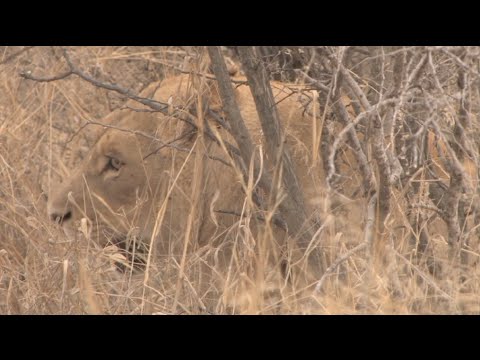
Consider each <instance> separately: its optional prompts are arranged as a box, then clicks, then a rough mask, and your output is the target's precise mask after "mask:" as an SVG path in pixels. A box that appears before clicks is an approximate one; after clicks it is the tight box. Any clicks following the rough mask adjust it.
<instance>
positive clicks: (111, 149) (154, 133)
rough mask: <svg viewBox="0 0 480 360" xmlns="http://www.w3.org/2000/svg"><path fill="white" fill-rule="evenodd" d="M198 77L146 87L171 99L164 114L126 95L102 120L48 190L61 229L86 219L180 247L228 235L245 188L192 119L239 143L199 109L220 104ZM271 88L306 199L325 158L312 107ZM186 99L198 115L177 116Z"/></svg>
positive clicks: (317, 184) (318, 184)
mask: <svg viewBox="0 0 480 360" xmlns="http://www.w3.org/2000/svg"><path fill="white" fill-rule="evenodd" d="M194 80H195V81H192V77H191V76H190V75H180V76H174V77H170V78H167V79H165V80H163V81H161V82H160V83H154V84H151V85H150V86H148V87H147V88H146V89H145V90H144V91H143V92H142V94H141V96H142V97H148V98H153V99H155V100H157V101H159V102H162V103H167V104H169V109H170V110H169V114H168V115H166V114H164V113H161V112H154V111H152V110H151V109H149V108H147V107H146V106H142V105H139V104H138V103H137V102H134V101H130V102H128V103H127V107H126V108H124V109H119V110H116V111H114V112H113V113H112V114H110V115H109V116H108V117H107V118H106V119H105V120H104V121H103V123H104V124H105V125H106V127H103V129H102V132H101V133H100V135H99V138H98V140H97V142H96V144H95V145H94V147H93V148H92V149H91V151H90V153H89V155H88V156H87V157H86V159H85V160H84V161H83V163H82V164H81V166H80V167H79V168H78V169H77V170H76V171H75V173H74V174H73V175H72V176H71V177H70V178H68V179H66V180H65V181H64V182H63V184H61V185H60V186H58V187H56V188H53V189H52V191H51V194H50V195H49V202H48V214H49V216H50V218H51V219H52V220H54V221H57V222H59V223H60V224H61V226H62V227H63V229H64V231H65V233H66V234H67V235H69V236H71V235H73V234H74V233H75V231H76V229H78V222H79V220H81V219H82V218H86V219H88V220H89V222H90V229H91V231H92V232H91V235H92V237H93V238H95V239H96V240H97V241H98V242H99V243H100V244H102V245H106V244H107V243H109V242H111V243H115V244H121V243H123V242H124V241H125V239H135V240H136V241H137V242H139V243H147V244H150V243H151V244H153V243H155V244H158V245H159V249H163V250H164V251H170V252H171V251H172V249H173V250H174V251H179V250H180V249H181V248H182V246H183V244H184V243H185V241H187V239H193V240H194V241H192V243H194V244H205V243H206V242H208V241H210V240H216V239H218V240H221V241H223V239H224V238H225V236H227V235H228V234H229V228H231V227H232V225H234V224H237V223H238V221H239V219H240V218H241V217H242V216H243V215H244V214H245V209H246V208H247V207H248V204H247V201H246V196H245V193H246V191H248V190H246V187H245V186H246V185H245V181H244V179H242V177H241V175H240V173H239V171H238V169H236V168H235V163H234V162H233V161H232V158H231V157H229V156H228V155H227V153H226V151H225V147H226V145H225V144H223V143H221V144H218V143H216V142H214V141H212V139H211V138H209V137H208V136H205V135H200V131H198V130H196V129H195V127H193V126H192V125H191V124H189V123H188V122H189V121H190V122H192V121H193V122H195V124H196V126H197V127H198V128H204V125H202V123H203V122H204V123H207V122H208V125H209V127H210V128H211V131H212V132H214V133H216V134H217V136H219V137H220V138H221V139H223V141H224V142H225V143H226V142H229V143H231V144H234V145H235V142H234V140H233V138H232V137H231V136H230V135H229V134H228V132H227V131H226V130H225V129H223V128H222V127H220V126H218V123H216V122H215V121H214V119H213V118H212V117H211V116H210V115H209V114H210V113H209V112H204V111H203V109H207V108H208V109H211V110H216V111H221V101H220V98H219V94H218V92H217V90H216V82H215V81H214V80H212V79H211V78H203V77H200V78H198V77H196V78H194ZM234 80H238V82H235V93H236V100H237V103H238V106H239V108H240V109H241V113H242V116H243V119H244V121H245V123H246V126H247V128H248V130H249V132H250V134H252V137H253V139H254V141H255V142H256V144H257V145H259V146H261V145H262V141H263V139H262V138H263V136H262V132H261V126H260V122H259V119H258V115H257V112H256V109H255V104H254V101H253V98H252V95H251V92H250V89H249V87H248V85H247V84H246V83H241V80H244V79H241V78H234ZM272 88H273V93H274V96H275V100H276V103H277V107H278V112H279V115H280V118H281V121H282V125H283V128H284V129H285V132H286V134H287V136H286V141H287V143H288V145H289V147H290V152H291V153H292V157H293V162H294V164H295V166H296V170H297V174H298V176H299V181H300V184H301V187H302V189H303V192H304V195H305V199H307V200H311V199H315V198H318V197H319V195H320V194H321V193H322V189H323V183H322V178H323V177H322V176H321V174H320V172H321V166H319V165H318V164H315V163H313V162H312V156H311V155H312V151H311V148H312V133H311V128H312V117H311V113H309V112H308V111H305V110H306V109H305V102H304V101H301V99H300V98H299V95H298V94H294V93H293V92H292V91H291V90H289V89H288V88H287V87H285V85H283V84H281V83H276V82H272ZM303 100H305V99H303ZM189 104H194V105H193V107H194V109H195V112H196V114H203V115H201V116H196V117H192V116H188V115H186V117H185V118H186V119H187V120H188V121H180V120H179V119H178V118H179V116H183V115H185V114H186V112H187V110H188V105H189ZM182 109H183V110H182ZM191 109H192V107H190V110H191ZM204 123H203V124H204ZM260 151H261V150H260ZM255 180H256V179H253V181H255ZM306 204H307V208H308V214H309V216H311V217H315V216H317V215H318V214H317V213H318V211H317V208H318V207H319V206H318V202H314V201H306ZM255 216H256V215H254V217H255ZM186 234H187V235H186Z"/></svg>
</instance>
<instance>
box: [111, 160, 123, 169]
mask: <svg viewBox="0 0 480 360" xmlns="http://www.w3.org/2000/svg"><path fill="white" fill-rule="evenodd" d="M108 166H109V167H110V168H111V169H113V170H115V171H118V170H120V168H121V167H122V162H121V161H120V160H118V159H115V158H110V160H109V161H108Z"/></svg>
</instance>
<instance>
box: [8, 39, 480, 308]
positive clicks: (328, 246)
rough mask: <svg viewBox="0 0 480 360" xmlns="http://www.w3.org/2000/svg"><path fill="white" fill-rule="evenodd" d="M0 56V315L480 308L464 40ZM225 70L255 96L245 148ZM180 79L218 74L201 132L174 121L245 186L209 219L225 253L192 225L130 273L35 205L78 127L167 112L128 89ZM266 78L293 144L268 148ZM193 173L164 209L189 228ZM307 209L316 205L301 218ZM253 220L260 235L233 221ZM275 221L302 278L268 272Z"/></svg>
mask: <svg viewBox="0 0 480 360" xmlns="http://www.w3.org/2000/svg"><path fill="white" fill-rule="evenodd" d="M1 51H2V52H1V54H0V94H1V96H0V99H1V100H0V313H4V314H84V313H92V314H96V313H99V314H136V313H147V314H151V313H156V314H204V313H206V314H229V313H254V314H290V313H302V314H318V313H319V314H344V313H354V314H360V313H369V314H439V313H452V314H458V313H466V314H471V313H478V312H480V296H479V295H480V283H479V280H480V278H479V275H480V273H479V269H478V256H479V242H478V237H479V234H480V230H479V228H478V224H479V221H480V213H479V211H480V209H478V161H479V160H478V150H479V148H478V140H477V139H478V138H479V136H478V135H479V125H478V124H479V123H478V121H479V119H478V111H479V105H480V98H479V96H480V94H479V89H480V86H479V85H480V82H479V81H480V80H479V76H480V73H479V65H480V64H479V62H478V59H479V56H478V55H479V51H480V50H479V48H473V47H258V48H256V49H254V48H249V47H247V48H243V47H240V48H223V49H220V48H217V47H211V48H208V49H203V48H196V47H161V48H159V47H98V48H96V47H71V48H59V47H3V48H1ZM227 55H228V57H229V58H230V59H231V60H228V61H229V62H228V63H227V64H229V66H228V67H227V66H224V65H223V62H224V61H225V59H226V56H227ZM208 62H210V65H209V66H208V64H207V63H208ZM232 67H236V68H238V69H239V71H241V72H242V73H244V75H245V76H246V79H247V80H248V83H249V85H250V87H251V89H252V93H253V94H254V99H255V105H256V109H257V111H258V115H259V121H260V124H259V127H261V129H262V134H263V135H264V136H265V146H264V147H263V148H262V149H261V150H259V149H258V148H256V147H255V145H254V143H255V139H254V138H255V134H252V133H249V131H248V129H247V128H245V127H244V126H243V125H242V124H243V122H242V121H243V120H242V118H241V116H239V111H238V109H236V108H235V107H236V104H235V102H234V101H231V99H232V98H231V94H230V93H229V92H230V91H232V90H233V89H235V87H238V86H246V85H245V81H243V80H239V81H238V82H236V81H233V82H230V81H227V79H228V77H229V75H231V73H232V70H231V69H232ZM229 72H230V74H229ZM180 73H182V74H195V76H197V77H198V78H202V77H205V78H208V79H210V80H211V81H216V80H215V79H217V80H218V81H219V95H220V99H221V104H220V105H221V112H218V113H215V111H217V110H219V109H220V108H218V109H217V108H214V107H212V109H209V111H212V112H213V115H215V114H216V115H218V114H220V115H221V116H217V117H216V119H217V123H216V125H215V126H213V127H209V126H208V123H206V125H205V124H203V123H202V122H198V118H199V116H198V113H199V112H198V111H197V112H196V113H193V115H194V116H193V117H190V118H189V117H187V118H186V120H185V119H183V121H190V120H188V119H191V122H192V123H191V124H190V125H191V126H194V127H195V131H196V133H203V134H204V136H205V138H209V139H211V140H212V141H219V140H218V134H219V132H218V130H217V127H218V128H221V129H226V130H227V132H228V133H229V134H230V135H229V136H230V137H229V138H228V139H229V140H230V141H231V142H230V143H228V144H225V143H224V144H222V146H223V149H224V150H225V153H228V154H229V157H227V158H226V159H227V160H228V161H230V164H231V166H233V167H235V168H236V169H237V170H238V171H239V173H240V175H239V176H240V178H241V177H243V178H244V179H245V188H246V191H245V199H246V200H245V204H247V205H246V208H245V211H244V213H242V214H240V215H241V216H237V218H239V220H238V221H235V222H234V223H232V225H231V227H230V228H228V229H225V230H224V233H225V234H228V236H230V238H232V239H234V241H233V242H230V244H232V243H233V244H234V250H233V251H232V252H229V254H230V256H229V257H228V259H227V260H226V261H221V259H220V260H219V257H222V254H223V253H222V251H223V249H224V247H225V246H226V245H225V243H223V242H222V241H220V240H221V239H222V236H218V237H215V238H212V239H211V241H209V242H207V244H202V245H201V246H196V245H195V242H196V240H197V239H196V237H195V231H194V229H193V230H192V229H191V228H188V229H187V228H186V229H185V234H184V236H183V240H182V241H184V242H185V243H183V242H179V245H180V247H181V249H182V251H183V250H184V251H183V252H182V253H181V256H173V255H172V256H155V254H154V253H153V252H150V253H148V254H147V258H146V259H145V262H146V271H143V270H142V271H129V270H127V271H125V268H126V269H128V267H129V257H128V254H127V256H126V255H125V254H124V253H122V252H121V251H119V249H118V247H117V246H115V245H114V244H107V245H106V246H105V244H100V243H99V242H98V241H94V239H93V238H92V236H91V233H90V232H89V229H88V224H87V222H80V223H79V224H78V225H79V226H78V227H79V231H77V232H76V234H75V236H74V237H73V238H72V237H70V238H69V237H67V236H65V234H64V233H63V231H62V230H61V229H60V228H59V227H58V226H57V225H56V224H54V223H53V222H52V221H51V220H50V219H49V218H48V216H47V209H46V203H47V196H48V194H49V193H51V187H52V186H54V184H55V183H56V182H57V181H59V180H60V179H65V178H67V177H69V175H70V174H71V173H72V171H73V170H74V169H75V168H76V167H78V165H79V164H80V162H81V161H82V159H83V158H84V157H85V155H86V154H87V152H88V150H89V149H90V148H91V147H92V146H93V144H94V143H95V140H96V136H97V135H96V131H95V129H94V128H95V126H91V125H92V124H93V123H104V120H103V119H104V118H105V116H106V115H108V114H110V113H111V112H112V111H113V110H115V109H122V108H132V107H135V108H137V105H135V104H138V108H140V107H141V106H143V107H142V108H143V109H150V110H154V111H160V112H162V111H163V112H166V113H169V114H171V113H172V104H169V103H168V101H167V102H166V104H160V103H155V102H152V101H151V99H149V98H147V97H146V96H145V97H142V98H139V97H138V96H139V94H141V93H142V90H144V89H145V88H147V86H148V85H149V84H151V83H153V82H155V81H158V80H162V79H164V78H166V77H168V76H170V75H172V74H180ZM207 73H208V74H207ZM192 76H193V75H192ZM268 77H270V78H271V79H275V80H277V81H281V82H282V83H283V85H282V86H285V87H286V88H288V89H289V91H290V92H292V93H294V95H292V96H297V95H299V94H301V95H302V99H304V100H303V101H304V102H305V121H306V122H307V124H308V127H309V129H310V130H309V133H310V134H311V139H309V144H310V145H309V148H295V147H294V146H293V148H292V142H287V143H285V142H284V141H283V140H284V138H283V134H284V132H285V131H286V130H285V129H284V128H283V127H282V125H281V124H280V123H279V121H278V114H277V112H276V110H271V111H270V110H269V109H276V108H277V107H272V105H273V104H275V101H276V100H275V99H274V98H273V97H272V92H271V90H269V83H268ZM230 84H231V85H230ZM147 90H148V89H147ZM229 96H230V97H229ZM197 104H198V103H197ZM276 105H278V104H276ZM197 110H198V107H197ZM195 114H196V115H197V116H196V117H195ZM87 124H90V125H88V126H87ZM199 124H200V125H199ZM202 124H203V125H202ZM112 126H115V125H114V124H113V125H112ZM220 142H222V141H221V140H220ZM171 151H179V152H181V151H182V150H181V149H179V148H177V149H173V148H172V150H171ZM302 152H303V154H304V157H305V158H306V159H309V161H310V162H311V169H313V168H314V167H315V166H318V167H321V168H322V169H323V176H322V178H320V179H315V180H316V181H317V182H318V183H319V184H321V185H322V186H321V188H322V190H321V191H319V193H318V194H317V195H316V196H313V197H310V196H308V197H307V196H305V193H304V191H305V189H302V187H301V186H299V183H300V182H299V181H298V179H297V177H298V176H299V174H298V171H296V170H295V165H296V164H295V162H294V161H292V158H293V159H297V158H298V154H299V153H302ZM192 156H196V155H195V154H194V155H192ZM200 158H201V157H199V158H198V159H197V162H196V163H195V164H196V166H197V167H198V166H200V165H199V164H203V163H204V162H202V161H203V160H199V159H200ZM252 158H256V161H253V162H251V161H250V160H251V159H252ZM262 161H264V162H265V166H263V167H259V166H258V164H261V163H262ZM202 166H203V165H202ZM195 171H197V170H195ZM194 174H198V172H194ZM195 179H196V177H195V176H194V177H193V181H192V186H191V189H190V190H189V191H191V194H190V199H191V207H190V208H189V209H188V212H187V213H186V214H180V215H179V216H184V217H190V218H191V224H194V223H195V219H196V218H198V217H199V216H200V215H199V213H198V209H199V207H198V202H199V201H200V200H201V195H202V193H201V192H199V191H198V189H199V185H198V184H195ZM195 189H196V190H195ZM312 204H314V205H315V206H316V207H317V208H318V209H320V210H319V213H321V216H319V218H318V219H317V218H316V219H315V221H312V219H311V218H309V211H308V206H310V205H312ZM211 210H212V212H214V210H215V209H214V206H213V205H212V209H211ZM231 215H232V214H229V216H230V217H231ZM235 215H239V214H235ZM214 216H215V215H214ZM217 216H219V217H220V216H222V215H221V214H220V213H217ZM258 224H260V225H258ZM253 225H257V226H258V227H259V228H260V230H259V231H251V230H249V229H251V227H252V226H253ZM192 227H194V225H192ZM278 228H283V229H288V232H289V233H290V235H291V236H290V239H291V242H293V243H294V245H295V246H294V247H295V248H296V249H300V251H301V254H300V258H302V259H304V258H308V259H309V265H313V266H314V267H315V266H316V265H318V267H319V268H320V269H316V271H314V272H312V273H313V274H315V276H314V277H313V279H312V278H309V281H310V282H309V283H308V284H307V285H305V284H304V283H302V284H301V285H299V284H300V283H295V282H293V284H292V281H291V278H289V277H285V276H284V275H285V271H287V272H289V271H292V272H295V271H296V272H297V273H298V271H302V270H305V269H307V268H306V267H303V265H304V264H303V263H302V264H301V265H298V264H299V263H300V262H299V260H298V255H295V253H294V252H289V250H287V251H286V252H285V254H286V255H285V254H284V253H282V255H279V252H281V250H279V249H275V245H274V244H275V239H276V236H277V235H275V234H276V231H277V229H278ZM187 250H188V251H187ZM278 256H280V257H282V258H283V259H286V263H283V264H282V267H281V268H279V267H275V266H272V261H271V259H272V258H275V259H276V258H277V257H278ZM118 264H123V266H124V271H119V270H118V267H119V265H118ZM225 264H226V265H225ZM285 269H286V270H285ZM308 269H311V268H308ZM305 271H310V270H305ZM206 277H207V278H208V279H207V280H205V278H206ZM200 282H201V283H208V284H209V286H208V287H207V288H204V287H202V288H199V287H197V285H196V284H198V283H200Z"/></svg>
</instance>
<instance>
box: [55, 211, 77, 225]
mask: <svg viewBox="0 0 480 360" xmlns="http://www.w3.org/2000/svg"><path fill="white" fill-rule="evenodd" d="M71 217H72V212H71V211H70V210H68V211H66V212H64V213H63V214H61V213H58V212H51V213H50V219H51V220H52V221H54V222H56V223H57V224H59V225H62V224H63V222H64V221H66V220H68V219H70V218H71Z"/></svg>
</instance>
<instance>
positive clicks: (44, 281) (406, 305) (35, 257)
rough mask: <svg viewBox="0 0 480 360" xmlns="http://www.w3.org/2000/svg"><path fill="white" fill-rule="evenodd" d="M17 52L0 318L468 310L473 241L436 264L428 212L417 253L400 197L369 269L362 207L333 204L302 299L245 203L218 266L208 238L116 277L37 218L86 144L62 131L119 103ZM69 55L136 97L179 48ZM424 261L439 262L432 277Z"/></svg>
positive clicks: (45, 53) (0, 115)
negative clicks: (424, 245) (229, 250)
mask: <svg viewBox="0 0 480 360" xmlns="http://www.w3.org/2000/svg"><path fill="white" fill-rule="evenodd" d="M21 49H22V48H20V47H18V48H16V47H3V48H0V51H1V52H0V314H85V313H88V314H97V313H100V314H138V313H146V314H152V313H155V314H172V313H174V314H203V313H214V314H229V313H253V314H291V313H301V314H314V313H315V314H363V313H368V314H439V313H468V314H470V313H479V312H480V272H479V268H478V265H477V263H478V261H477V259H478V256H479V253H478V244H477V243H475V242H471V244H470V255H471V256H470V264H469V265H468V266H464V267H462V266H460V265H458V264H456V263H452V262H450V261H449V258H448V255H447V254H448V245H447V242H446V240H445V238H446V230H445V229H444V225H443V224H442V223H441V222H440V221H439V220H435V222H433V223H431V224H430V227H431V228H432V229H433V231H432V234H433V236H432V241H431V243H430V245H429V246H430V250H431V252H429V253H427V255H425V256H423V257H422V256H418V255H417V254H415V253H414V251H413V246H412V244H411V243H410V236H411V234H412V232H413V229H411V228H410V225H409V222H408V219H407V218H406V215H405V213H406V210H405V209H406V204H405V203H404V200H403V198H402V197H401V195H400V194H398V198H397V199H394V200H393V204H394V205H393V208H392V211H391V214H390V216H391V218H392V220H391V221H387V223H386V224H387V225H386V232H387V234H386V238H389V239H391V242H392V247H391V249H390V250H391V251H390V252H389V254H390V258H389V261H386V262H385V263H382V264H372V262H371V260H370V258H369V256H368V252H367V251H366V248H365V247H364V248H360V249H358V251H355V252H352V253H349V251H350V250H351V249H353V248H355V247H356V246H358V244H360V243H361V242H363V240H364V237H365V234H364V231H363V230H362V231H359V230H355V231H353V230H352V228H355V229H364V227H365V226H364V225H365V222H366V213H367V211H366V204H363V203H362V202H361V201H360V202H359V204H358V207H359V208H360V209H361V210H360V211H357V212H356V213H352V212H348V211H347V210H342V209H339V210H338V211H336V212H334V213H331V214H328V215H329V216H327V217H326V219H327V220H328V221H326V223H325V232H324V233H323V235H322V246H323V247H324V248H325V249H326V256H327V258H328V262H329V264H335V265H336V266H335V267H334V268H332V269H331V271H330V272H328V273H327V275H326V276H325V277H324V278H323V279H322V286H321V289H318V291H316V292H315V293H314V294H313V295H312V292H311V291H309V292H307V291H303V289H298V288H292V287H291V286H289V285H288V284H287V283H286V282H285V281H284V280H283V279H282V277H281V275H280V273H279V271H278V269H276V268H274V267H272V266H270V265H269V262H268V261H267V260H266V259H265V256H263V255H262V254H264V252H261V251H257V250H258V249H264V250H267V249H268V248H269V243H270V241H271V240H272V235H271V232H270V231H269V228H266V229H265V231H264V232H261V233H260V234H259V235H257V236H254V234H252V233H250V232H249V231H248V230H247V229H248V224H249V223H250V222H253V221H254V220H253V219H252V218H251V215H248V214H249V213H248V211H247V212H246V214H247V215H245V216H243V217H241V218H240V219H239V220H238V221H237V222H235V223H234V224H232V227H231V229H229V232H230V236H229V238H230V239H232V241H231V242H230V244H229V246H233V248H234V251H233V256H232V258H231V259H230V261H229V262H227V266H226V267H225V264H223V265H222V266H220V265H219V263H220V262H221V261H219V260H218V257H219V256H221V248H222V246H223V245H221V244H218V241H215V240H216V239H212V242H211V244H209V245H207V246H203V247H201V248H198V249H194V250H192V251H188V252H185V253H184V254H183V256H180V257H175V256H171V257H163V258H156V257H152V258H151V259H150V261H149V263H148V272H147V273H145V272H130V271H126V272H123V273H122V272H119V271H118V269H117V267H116V265H115V262H119V261H120V262H122V261H125V259H124V258H122V255H121V254H120V253H119V252H118V249H116V248H115V247H114V246H108V247H105V248H102V247H100V246H98V245H97V244H96V243H95V242H94V241H92V240H91V238H90V236H89V234H88V231H86V230H85V231H83V232H82V231H79V233H78V234H77V235H78V236H77V239H75V240H72V239H68V238H66V236H65V235H64V234H63V232H62V231H61V230H60V229H58V227H57V226H55V224H53V223H52V222H51V221H50V220H49V219H48V218H47V216H46V200H47V198H46V194H48V193H49V190H50V187H51V186H53V185H52V184H54V183H55V181H58V180H59V179H61V178H62V177H65V176H67V175H68V174H69V173H70V171H71V170H72V169H74V167H75V166H76V165H77V164H78V163H79V162H80V161H81V159H82V158H83V156H84V155H85V153H86V151H87V150H88V148H89V147H90V146H91V144H92V142H93V137H92V135H91V134H90V133H89V132H88V128H87V131H84V132H82V133H80V134H77V136H73V135H75V134H76V132H77V130H78V129H79V128H80V127H81V125H82V123H84V122H85V121H86V120H98V119H101V118H102V117H103V116H105V115H106V114H108V113H109V112H111V111H112V110H113V109H115V108H118V107H119V106H122V105H123V104H124V102H125V99H122V98H120V97H119V96H117V95H115V94H112V93H110V92H107V91H106V90H103V89H98V88H95V87H93V86H91V85H89V84H86V83H85V82H84V81H82V80H81V79H78V78H74V77H71V78H68V79H65V80H61V81H56V82H50V83H35V82H32V81H26V80H23V79H21V77H20V76H19V75H18V74H19V73H20V72H21V71H28V70H30V71H32V72H34V73H35V74H36V75H52V74H57V73H60V72H61V71H63V70H64V66H65V65H64V63H63V61H62V60H61V56H60V54H59V53H58V51H57V50H58V49H57V50H55V49H51V48H32V49H29V50H27V51H25V52H23V53H21V54H19V55H18V56H15V57H13V58H12V57H11V56H12V54H15V53H16V52H18V51H20V50H21ZM70 51H71V54H72V57H73V58H74V59H75V61H76V63H77V64H79V66H81V67H82V69H85V70H86V71H88V72H89V73H90V74H91V75H95V76H97V77H99V78H100V79H103V80H107V81H111V82H115V83H117V84H119V85H121V86H124V87H127V88H130V89H132V90H133V91H134V92H137V93H138V92H139V91H141V90H142V89H143V88H144V87H145V86H146V85H148V84H149V83H150V82H152V81H155V80H158V79H161V78H163V76H164V73H165V71H169V70H171V67H172V66H173V67H180V66H181V64H182V62H183V57H184V53H183V51H182V50H179V49H178V48H162V49H160V50H159V49H158V48H148V47H145V48H130V47H122V48H119V47H115V48H114V47H101V48H93V47H92V48H72V49H70ZM4 60H7V61H6V62H5V61H4ZM166 69H168V70H166ZM247 205H248V204H247ZM319 206H322V207H323V206H325V204H323V203H320V204H319ZM425 211H428V210H425ZM185 216H188V214H185ZM352 222H354V223H355V224H356V225H357V226H356V227H352V226H351V224H352ZM270 230H271V229H270ZM193 248H194V247H193ZM219 254H220V255H219ZM345 254H348V256H345ZM342 257H343V258H342ZM339 259H340V260H342V261H337V260H339ZM336 261H337V262H336ZM431 263H434V264H436V266H437V267H439V268H441V271H440V272H437V273H436V274H434V275H432V274H431V272H429V270H428V266H427V265H428V264H431ZM204 276H210V277H211V278H212V281H211V282H210V287H208V288H207V289H205V288H202V289H198V288H196V287H195V283H196V282H197V280H198V279H199V278H201V277H204Z"/></svg>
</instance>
